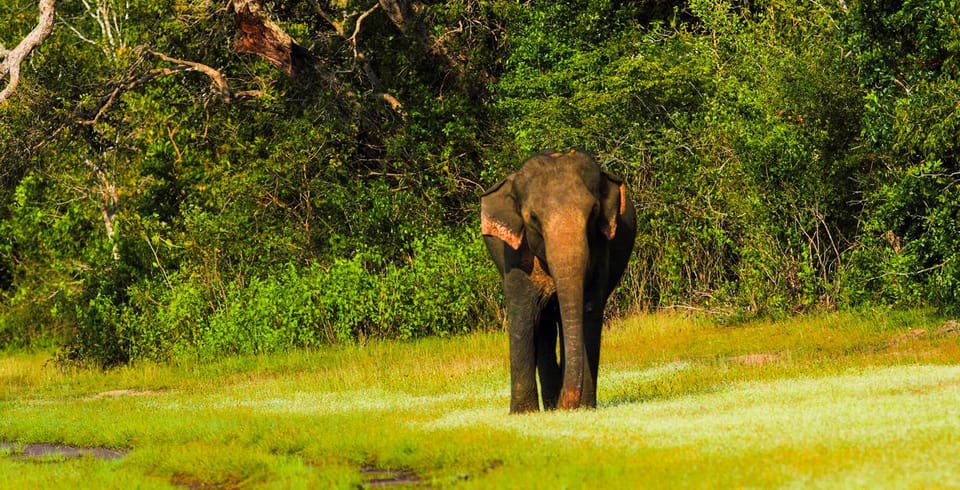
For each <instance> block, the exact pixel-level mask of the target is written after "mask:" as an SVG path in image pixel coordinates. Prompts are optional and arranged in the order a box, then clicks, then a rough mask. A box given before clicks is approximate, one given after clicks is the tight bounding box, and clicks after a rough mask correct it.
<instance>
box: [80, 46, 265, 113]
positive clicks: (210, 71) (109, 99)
mask: <svg viewBox="0 0 960 490" xmlns="http://www.w3.org/2000/svg"><path fill="white" fill-rule="evenodd" d="M149 53H150V54H152V55H153V56H156V57H157V58H160V59H161V60H163V61H166V62H168V63H172V64H173V65H175V66H173V67H171V68H154V69H151V70H147V71H146V72H144V73H140V74H137V73H136V72H137V69H138V67H139V66H140V63H139V62H138V63H133V64H132V65H131V66H130V71H129V73H128V74H127V78H126V79H125V80H123V81H122V82H120V83H118V84H117V86H115V87H114V88H113V90H111V91H110V93H108V94H106V95H104V96H103V97H102V98H101V99H100V104H99V106H97V109H96V111H95V113H94V116H93V117H92V118H90V119H85V120H81V121H79V123H80V124H82V125H84V126H90V125H93V124H96V123H97V122H99V121H100V118H101V117H102V116H103V115H104V114H105V113H106V112H107V109H109V108H110V106H112V105H113V104H114V102H116V100H117V98H119V97H120V95H121V94H123V93H124V92H127V91H129V90H132V89H134V88H136V87H137V86H139V85H142V84H144V83H147V82H149V81H151V80H154V79H156V78H159V77H163V76H167V75H172V74H174V73H181V72H185V71H197V72H200V73H203V74H204V75H206V76H207V77H209V78H210V80H211V81H212V82H213V84H214V90H215V92H216V93H217V96H218V97H219V98H220V100H221V101H222V102H223V103H225V104H230V103H233V102H236V101H238V100H242V99H247V98H252V97H262V96H264V95H265V93H264V92H263V91H262V90H241V91H237V92H234V91H232V90H231V89H230V84H229V83H228V82H227V79H226V77H224V76H223V74H222V73H220V71H219V70H217V69H215V68H212V67H210V66H208V65H205V64H203V63H197V62H195V61H187V60H181V59H178V58H173V57H171V56H167V55H165V54H163V53H158V52H156V51H149Z"/></svg>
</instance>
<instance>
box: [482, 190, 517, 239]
mask: <svg viewBox="0 0 960 490" xmlns="http://www.w3.org/2000/svg"><path fill="white" fill-rule="evenodd" d="M480 231H481V232H482V233H483V234H484V235H487V236H492V237H497V238H499V239H500V240H502V241H503V242H504V243H506V244H507V245H510V247H512V248H513V249H514V250H517V249H519V248H520V242H521V241H522V240H523V218H522V217H520V212H519V211H517V203H516V200H515V199H514V197H513V181H512V180H510V179H509V178H507V179H506V180H504V181H503V182H500V183H499V184H497V185H495V186H493V187H491V188H490V189H489V190H487V192H484V193H483V194H482V195H481V196H480Z"/></svg>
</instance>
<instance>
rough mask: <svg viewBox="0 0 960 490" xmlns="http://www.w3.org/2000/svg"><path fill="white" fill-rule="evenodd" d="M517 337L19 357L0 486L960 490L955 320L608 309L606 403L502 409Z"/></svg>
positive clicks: (4, 418) (959, 338)
mask: <svg viewBox="0 0 960 490" xmlns="http://www.w3.org/2000/svg"><path fill="white" fill-rule="evenodd" d="M506 350H507V338H506V335H505V334H504V333H503V332H492V333H478V334H472V335H467V336H461V337H455V338H450V339H426V340H421V341H416V342H371V343H369V344H367V345H365V346H333V347H329V348H325V349H321V350H317V351H313V352H290V353H287V354H284V355H274V356H262V357H243V358H229V359H223V360H221V361H219V362H217V363H207V364H197V363H194V362H190V361H186V360H184V361H181V362H179V363H173V364H169V365H158V364H139V365H134V366H130V367H125V368H121V369H116V370H112V371H107V372H101V371H93V370H80V369H63V368H61V367H59V366H57V365H55V364H53V363H49V362H47V361H46V360H47V358H48V357H49V356H40V355H24V354H18V355H7V356H5V357H3V358H0V441H4V442H6V443H7V444H5V445H0V488H45V487H46V488H131V487H139V488H154V487H156V488H167V487H172V486H173V487H187V488H251V487H252V488H261V487H267V488H271V487H275V488H326V487H352V488H356V487H358V486H359V487H363V486H369V487H380V488H382V487H390V486H398V487H399V486H438V487H452V486H464V487H480V488H571V487H572V488H578V487H586V488H651V487H668V488H675V487H688V486H694V487H708V488H711V487H713V488H730V487H777V488H782V487H802V488H811V487H813V488H816V487H826V488H848V487H863V488H877V487H881V488H883V487H886V488H949V487H960V465H958V464H957V448H960V331H958V327H957V325H956V324H955V323H950V322H946V323H945V322H944V321H943V320H942V319H938V318H935V317H933V316H929V315H925V314H922V313H917V312H912V313H889V312H888V313H882V314H881V313H870V314H830V315H822V316H809V317H800V318H796V319H792V320H788V321H778V322H774V321H758V322H753V323H747V324H741V325H736V326H722V325H717V324H715V323H712V322H710V321H706V320H698V319H692V318H685V317H681V316H677V315H654V316H641V317H634V318H630V319H627V320H625V321H619V322H613V324H612V325H611V326H610V328H609V329H608V330H607V331H606V332H605V338H604V347H603V354H602V355H603V359H602V360H601V374H600V393H599V396H600V403H599V404H600V406H599V408H597V409H596V410H592V411H574V412H551V413H539V414H532V415H521V416H511V415H508V413H507V408H508V405H509V400H508V397H509V387H508V368H507V362H506V358H507V353H506ZM39 443H47V444H59V445H68V446H73V447H82V448H117V449H123V450H124V451H128V452H126V453H125V454H124V455H123V456H122V457H119V458H113V459H107V458H100V457H96V456H93V455H85V456H82V457H69V456H65V455H60V454H57V453H54V454H49V455H46V456H30V454H29V453H30V452H29V451H28V449H30V448H31V447H33V446H31V445H33V444H39Z"/></svg>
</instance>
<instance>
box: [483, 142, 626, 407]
mask: <svg viewBox="0 0 960 490" xmlns="http://www.w3.org/2000/svg"><path fill="white" fill-rule="evenodd" d="M480 207H481V223H482V232H483V235H484V236H483V238H484V241H485V242H486V245H487V249H488V250H489V252H490V256H491V258H492V259H493V261H494V262H495V263H496V265H497V269H499V271H500V274H501V276H502V278H503V292H504V299H505V303H506V308H507V320H508V330H509V333H510V381H511V397H510V411H511V412H513V413H517V412H527V411H536V410H539V409H540V404H539V400H538V396H537V380H536V375H537V374H539V377H540V391H541V393H540V395H541V396H542V399H543V406H544V408H545V409H548V410H550V409H554V408H556V407H560V408H563V409H574V408H579V407H590V408H592V407H596V404H597V368H598V366H599V362H600V333H601V328H602V321H603V309H604V306H605V305H606V303H607V298H608V297H609V296H610V293H611V292H612V291H613V289H614V288H615V287H616V285H617V283H618V282H619V281H620V277H621V276H622V275H623V271H624V269H625V268H626V266H627V261H628V259H629V258H630V253H631V251H632V249H633V241H634V237H635V235H636V229H637V218H636V211H635V210H634V207H633V204H632V203H631V202H630V200H629V199H628V198H627V196H626V192H625V187H624V185H623V183H622V182H621V181H620V180H618V179H616V178H615V177H612V176H610V175H608V174H607V173H606V172H603V171H602V170H601V169H600V166H599V165H598V164H597V162H596V161H595V160H594V159H593V157H591V156H590V155H589V154H587V153H584V152H578V151H570V152H568V153H543V154H540V155H537V156H534V157H532V158H530V159H528V160H527V161H526V162H524V164H523V167H521V168H520V170H518V171H516V172H515V173H513V174H511V175H509V176H508V177H507V178H506V179H504V180H503V181H502V182H500V183H499V184H497V185H495V186H493V187H492V188H490V189H489V190H488V191H487V192H485V193H484V194H483V195H482V196H481V198H480ZM558 334H559V339H560V344H559V356H558V349H557V342H558Z"/></svg>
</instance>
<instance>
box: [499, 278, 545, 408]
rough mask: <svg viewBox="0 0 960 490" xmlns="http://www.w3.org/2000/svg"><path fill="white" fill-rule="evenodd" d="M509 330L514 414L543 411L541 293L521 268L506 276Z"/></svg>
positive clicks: (504, 282) (505, 293) (511, 394)
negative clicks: (538, 329) (538, 330)
mask: <svg viewBox="0 0 960 490" xmlns="http://www.w3.org/2000/svg"><path fill="white" fill-rule="evenodd" d="M503 284H504V296H505V297H506V299H507V320H508V326H507V330H509V332H510V412H511V413H520V412H531V411H537V410H540V402H539V398H538V397H537V378H536V367H537V361H536V344H535V342H534V325H535V322H536V320H537V314H538V311H537V304H538V302H537V294H538V293H537V290H536V289H535V288H534V287H533V285H532V284H531V283H530V281H529V279H528V278H527V277H526V276H525V275H524V274H523V273H522V271H520V270H519V269H514V270H513V271H511V272H509V273H507V274H506V275H505V276H504V281H503Z"/></svg>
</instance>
